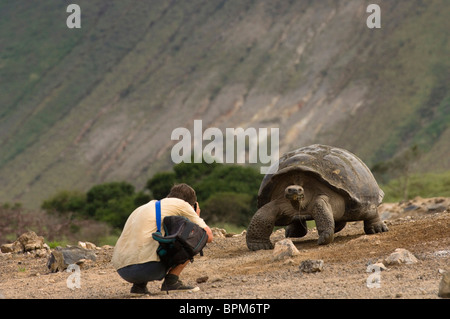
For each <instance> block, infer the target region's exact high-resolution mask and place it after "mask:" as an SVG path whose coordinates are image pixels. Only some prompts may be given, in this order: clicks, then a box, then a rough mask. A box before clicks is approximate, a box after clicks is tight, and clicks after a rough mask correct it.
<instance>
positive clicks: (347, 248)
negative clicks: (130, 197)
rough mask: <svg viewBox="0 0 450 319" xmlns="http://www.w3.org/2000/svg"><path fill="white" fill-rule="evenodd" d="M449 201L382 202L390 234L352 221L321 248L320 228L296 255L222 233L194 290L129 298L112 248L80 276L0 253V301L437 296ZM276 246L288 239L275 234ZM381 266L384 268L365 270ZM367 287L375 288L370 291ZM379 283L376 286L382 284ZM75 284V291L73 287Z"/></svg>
mask: <svg viewBox="0 0 450 319" xmlns="http://www.w3.org/2000/svg"><path fill="white" fill-rule="evenodd" d="M449 207H450V199H448V198H433V199H421V198H417V199H415V200H412V201H410V202H407V203H402V204H382V206H381V207H380V214H381V215H382V216H383V217H384V219H386V220H385V222H386V224H387V225H388V227H389V232H386V233H381V234H375V235H365V234H364V231H363V225H362V222H354V223H349V224H347V226H346V227H345V228H344V230H342V231H341V232H339V233H338V234H336V236H335V240H334V242H333V243H332V244H330V245H327V246H318V245H317V238H318V235H317V231H316V230H315V229H313V230H311V231H310V232H309V233H308V235H307V236H305V237H303V238H298V239H292V242H293V243H294V245H295V247H296V248H297V250H298V252H297V253H295V254H294V255H292V256H287V257H284V258H276V257H274V254H273V253H274V252H273V251H256V252H254V251H249V250H248V249H247V247H246V244H245V235H243V234H238V235H234V236H232V235H230V234H226V236H221V233H220V232H219V231H217V232H216V234H217V235H216V237H215V240H214V242H213V243H211V244H208V245H207V247H206V248H205V250H204V256H199V257H197V258H196V259H195V261H194V263H192V264H190V265H188V266H187V267H186V269H185V271H184V272H183V274H182V277H181V279H182V280H183V281H184V282H186V283H189V284H192V285H197V286H198V287H199V288H200V290H199V291H197V292H183V293H170V294H165V293H161V292H160V290H159V286H160V284H161V282H152V283H149V284H148V289H149V291H150V294H149V295H143V296H142V295H135V294H131V293H130V292H129V291H130V287H131V285H130V284H129V283H127V282H125V281H124V280H122V279H121V278H120V277H119V276H118V274H117V273H116V272H115V270H114V269H113V267H112V265H111V263H110V259H111V256H112V252H113V247H111V246H104V247H100V248H99V247H97V248H95V249H94V250H93V251H94V252H95V254H96V261H86V262H85V263H84V264H83V265H82V268H81V270H80V272H79V277H78V278H79V282H78V283H79V288H77V287H76V285H75V283H76V282H75V281H74V280H72V279H71V278H74V277H71V276H73V275H74V274H75V273H69V272H66V271H63V272H61V271H58V272H54V273H52V272H50V270H49V269H48V268H47V261H48V256H45V254H42V252H40V253H39V256H40V257H36V254H35V253H34V252H33V251H31V252H30V253H1V254H0V297H2V298H6V299H34V298H45V299H46V298H58V299H71V298H75V299H79V298H102V299H115V298H121V299H123V298H125V299H173V298H176V299H179V298H183V299H184V298H187V299H197V298H199V299H207V298H213V299H218V298H220V299H233V298H236V299H243V298H245V299H247V298H251V299H254V298H256V299H288V298H294V299H302V298H333V299H334V298H406V299H411V298H419V299H429V298H432V299H435V298H439V296H438V292H439V284H440V282H441V281H442V278H443V276H444V273H445V271H446V270H449V271H450V212H449ZM271 239H272V241H273V242H277V241H280V240H282V239H284V231H283V230H282V229H281V230H277V231H275V232H274V233H273V234H272V237H271ZM397 248H403V249H406V250H407V251H409V252H411V253H412V255H413V257H415V258H416V260H414V261H413V263H410V264H408V263H400V264H388V262H387V261H386V259H387V258H388V257H389V256H390V255H391V254H392V253H393V252H394V251H395V250H396V249H397ZM305 260H322V261H323V268H322V269H321V271H318V272H312V273H308V272H304V271H301V270H300V265H301V264H302V262H303V261H305ZM378 261H379V262H383V263H384V264H385V266H386V269H385V270H383V271H381V272H368V267H369V266H370V265H371V264H374V263H376V262H378ZM369 286H370V287H369ZM377 286H378V287H377ZM69 287H72V288H69Z"/></svg>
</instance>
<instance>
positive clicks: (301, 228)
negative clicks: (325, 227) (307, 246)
mask: <svg viewBox="0 0 450 319" xmlns="http://www.w3.org/2000/svg"><path fill="white" fill-rule="evenodd" d="M307 233H308V227H307V225H306V219H305V218H303V217H301V216H294V218H292V221H291V223H290V224H289V225H288V226H287V227H286V230H285V235H286V237H303V236H305V235H306V234H307Z"/></svg>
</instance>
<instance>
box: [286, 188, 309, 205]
mask: <svg viewBox="0 0 450 319" xmlns="http://www.w3.org/2000/svg"><path fill="white" fill-rule="evenodd" d="M284 196H285V197H286V198H287V199H289V200H293V201H301V200H303V199H304V198H305V194H304V191H303V188H302V187H301V186H297V185H292V186H288V187H286V189H285V191H284Z"/></svg>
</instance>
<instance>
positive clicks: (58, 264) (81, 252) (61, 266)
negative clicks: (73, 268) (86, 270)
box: [47, 246, 97, 272]
mask: <svg viewBox="0 0 450 319" xmlns="http://www.w3.org/2000/svg"><path fill="white" fill-rule="evenodd" d="M96 259H97V257H96V255H95V252H94V251H92V250H88V249H84V248H81V247H76V246H72V247H66V248H61V247H56V248H55V249H54V250H52V253H51V254H50V257H49V258H48V261H47V267H48V269H50V271H51V272H57V271H64V270H66V269H67V267H68V266H69V265H71V264H80V263H83V262H84V261H85V260H92V261H95V260H96Z"/></svg>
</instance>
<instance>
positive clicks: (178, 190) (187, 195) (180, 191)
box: [167, 183, 197, 206]
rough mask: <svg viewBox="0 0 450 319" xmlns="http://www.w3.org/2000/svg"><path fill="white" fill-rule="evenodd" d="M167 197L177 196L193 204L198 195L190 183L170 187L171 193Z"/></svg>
mask: <svg viewBox="0 0 450 319" xmlns="http://www.w3.org/2000/svg"><path fill="white" fill-rule="evenodd" d="M167 197H175V198H179V199H182V200H184V201H186V202H188V203H189V204H190V205H191V206H194V204H195V203H196V202H197V195H196V194H195V190H194V189H193V188H192V187H191V186H189V185H188V184H184V183H182V184H176V185H174V186H173V187H172V188H171V189H170V193H169V195H167Z"/></svg>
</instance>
